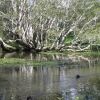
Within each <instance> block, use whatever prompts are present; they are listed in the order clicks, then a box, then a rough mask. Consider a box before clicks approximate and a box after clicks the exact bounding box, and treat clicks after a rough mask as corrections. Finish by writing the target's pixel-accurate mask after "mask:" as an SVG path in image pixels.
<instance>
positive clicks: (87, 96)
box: [0, 53, 100, 100]
mask: <svg viewBox="0 0 100 100" xmlns="http://www.w3.org/2000/svg"><path fill="white" fill-rule="evenodd" d="M3 56H4V57H6V58H7V57H8V58H9V57H13V58H14V57H18V58H25V59H31V60H34V61H55V62H56V64H54V65H51V67H50V65H48V64H45V65H38V67H35V66H30V65H25V64H23V65H13V66H14V67H13V66H12V65H9V67H7V66H8V65H4V66H3V67H0V100H100V57H92V56H90V57H84V56H77V55H76V56H75V55H74V56H73V55H63V54H59V55H57V54H50V55H46V54H37V55H36V54H35V55H33V54H30V53H29V54H28V53H27V54H24V53H22V54H17V55H16V53H12V54H5V55H3ZM3 56H1V57H3ZM0 66H2V65H0ZM48 66H49V67H48Z"/></svg>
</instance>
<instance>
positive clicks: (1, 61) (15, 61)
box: [0, 58, 56, 66]
mask: <svg viewBox="0 0 100 100" xmlns="http://www.w3.org/2000/svg"><path fill="white" fill-rule="evenodd" d="M22 64H26V65H36V66H38V65H52V64H53V65H54V64H56V63H55V62H54V61H33V60H27V59H19V58H0V65H22Z"/></svg>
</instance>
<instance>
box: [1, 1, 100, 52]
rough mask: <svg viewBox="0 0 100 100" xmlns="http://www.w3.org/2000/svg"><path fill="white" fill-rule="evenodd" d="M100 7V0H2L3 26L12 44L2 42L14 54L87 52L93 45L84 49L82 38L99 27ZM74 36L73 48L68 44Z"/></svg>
mask: <svg viewBox="0 0 100 100" xmlns="http://www.w3.org/2000/svg"><path fill="white" fill-rule="evenodd" d="M99 4H100V2H99V1H97V0H16V1H15V0H1V1H0V5H3V6H0V7H1V8H2V9H1V8H0V18H1V19H2V23H1V24H2V25H3V30H4V34H5V37H6V39H8V41H3V40H2V38H1V39H0V41H1V43H2V45H3V47H4V48H5V49H7V50H11V51H13V50H17V49H18V50H19V49H25V50H26V49H28V50H31V49H33V50H36V51H37V50H40V51H41V50H44V49H45V50H52V49H55V50H61V49H63V48H65V47H67V49H68V48H69V47H70V48H71V49H73V48H74V47H75V48H77V49H79V50H84V49H87V48H88V47H89V46H90V44H89V45H88V46H87V47H84V48H81V44H82V41H83V40H84V39H83V38H81V36H83V34H85V33H86V32H87V30H89V29H91V28H94V27H95V26H96V25H97V22H98V20H99V18H100V12H99V10H98V9H99ZM4 6H5V7H4ZM3 7H4V8H3ZM70 34H73V39H72V42H71V46H69V45H67V43H66V39H68V38H67V37H68V36H69V35H70ZM84 36H85V35H84ZM89 43H90V40H89ZM4 44H7V45H4ZM8 44H9V45H11V46H8ZM15 44H16V45H17V46H16V45H15ZM76 44H77V45H78V46H76ZM73 45H74V46H73ZM8 47H10V49H8ZM12 47H14V48H13V49H12Z"/></svg>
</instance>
